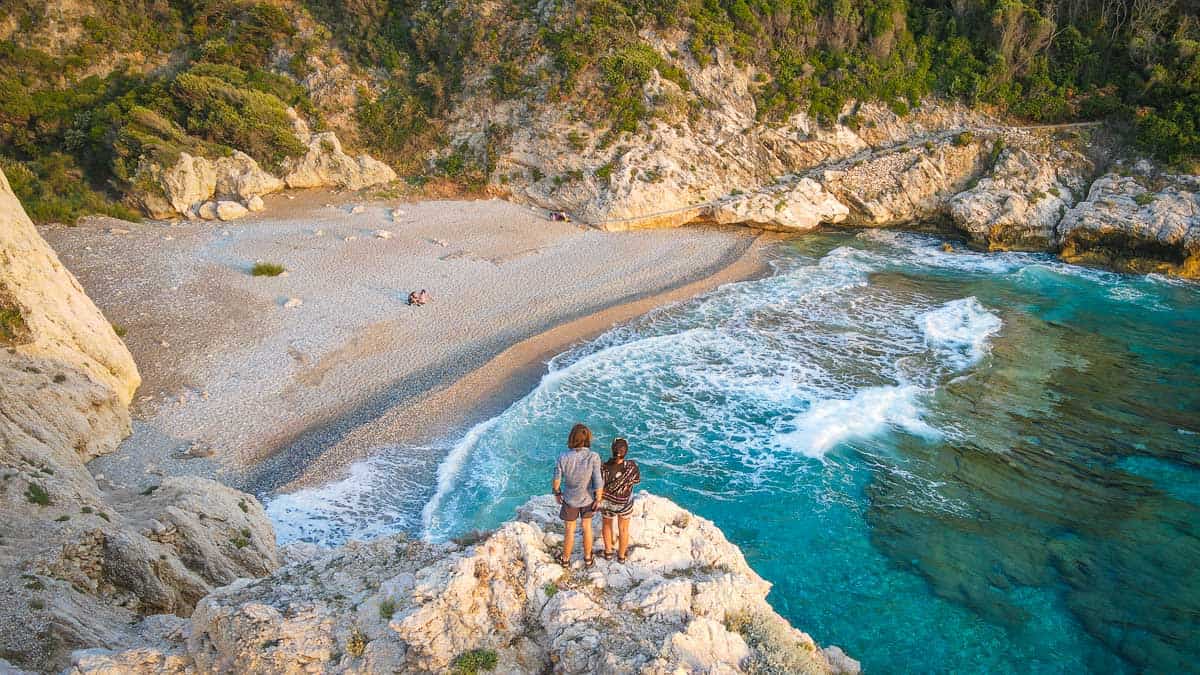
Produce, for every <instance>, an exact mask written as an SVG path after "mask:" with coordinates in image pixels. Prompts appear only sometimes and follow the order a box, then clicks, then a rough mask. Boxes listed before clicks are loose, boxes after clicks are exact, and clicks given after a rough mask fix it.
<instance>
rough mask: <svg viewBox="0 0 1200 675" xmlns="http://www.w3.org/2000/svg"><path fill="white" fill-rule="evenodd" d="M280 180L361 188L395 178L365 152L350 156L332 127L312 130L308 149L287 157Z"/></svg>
mask: <svg viewBox="0 0 1200 675" xmlns="http://www.w3.org/2000/svg"><path fill="white" fill-rule="evenodd" d="M285 171H286V173H285V174H284V177H283V180H284V182H286V183H287V186H288V187H290V188H313V187H341V188H346V189H350V190H360V189H362V188H365V187H369V186H372V185H379V184H381V183H389V182H391V181H394V180H396V172H395V171H393V170H392V168H391V167H389V166H388V165H386V164H384V163H383V162H380V161H379V160H377V159H373V158H372V157H370V156H368V155H359V156H358V157H351V156H349V155H347V154H346V153H345V152H343V151H342V144H341V142H340V141H338V138H337V135H336V134H334V133H333V132H332V131H326V132H323V133H319V134H313V135H312V136H311V138H310V139H309V140H308V151H307V152H306V153H304V155H303V156H301V157H297V158H294V159H291V160H289V161H288V163H287V166H286V168H285Z"/></svg>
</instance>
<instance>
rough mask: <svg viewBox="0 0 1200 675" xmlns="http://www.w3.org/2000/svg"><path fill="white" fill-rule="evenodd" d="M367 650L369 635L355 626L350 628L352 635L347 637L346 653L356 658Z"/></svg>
mask: <svg viewBox="0 0 1200 675" xmlns="http://www.w3.org/2000/svg"><path fill="white" fill-rule="evenodd" d="M365 651H367V636H366V635H363V632H362V631H361V630H359V629H358V626H355V627H353V628H351V629H350V637H348V638H347V639H346V653H347V654H349V655H350V656H353V657H354V658H356V659H357V658H360V657H361V656H362V655H363V652H365Z"/></svg>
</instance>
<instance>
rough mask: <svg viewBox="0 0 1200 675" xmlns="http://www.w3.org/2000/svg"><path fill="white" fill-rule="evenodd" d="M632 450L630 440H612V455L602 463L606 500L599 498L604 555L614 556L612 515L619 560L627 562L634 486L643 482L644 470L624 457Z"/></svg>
mask: <svg viewBox="0 0 1200 675" xmlns="http://www.w3.org/2000/svg"><path fill="white" fill-rule="evenodd" d="M628 453H629V441H626V440H625V439H624V438H617V439H615V440H613V442H612V459H610V460H608V461H607V462H605V463H604V464H603V466H601V467H600V471H601V473H602V474H603V475H604V501H602V502H600V516H601V517H602V518H603V519H604V525H603V527H602V529H601V534H602V535H603V537H604V559H605V560H612V554H613V519H616V521H617V527H618V529H619V535H618V536H619V540H618V544H617V562H622V563H623V562H625V558H626V556H627V555H628V553H629V516H631V515H632V514H633V486H634V485H637V484H638V483H640V482H642V472H641V470H640V469H638V465H637V462H635V461H633V460H632V459H625V455H626V454H628Z"/></svg>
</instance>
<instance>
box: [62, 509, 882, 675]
mask: <svg viewBox="0 0 1200 675" xmlns="http://www.w3.org/2000/svg"><path fill="white" fill-rule="evenodd" d="M631 526H632V536H633V541H634V542H635V548H633V549H632V551H631V553H630V558H629V560H628V562H627V563H625V564H619V563H616V562H608V561H605V560H603V559H602V558H599V557H598V558H597V562H596V565H595V567H593V568H590V569H587V568H583V567H582V566H581V563H580V561H579V560H578V559H576V561H575V564H574V565H573V566H572V567H571V568H570V569H566V570H564V568H563V567H561V566H560V565H558V564H557V563H556V562H555V561H554V556H555V555H556V552H557V551H559V550H560V547H561V545H562V536H563V535H562V524H561V522H560V521H559V520H558V518H557V507H556V506H555V504H554V502H553V500H552V499H550V498H549V497H548V496H546V497H537V498H534V499H533V500H531V501H530V502H529V503H527V504H526V505H525V506H524V507H522V508H521V509H519V510H518V515H517V518H516V519H515V520H513V521H510V522H507V523H505V524H504V525H502V526H501V527H500V528H499V529H498V530H496V531H495V532H493V533H491V534H489V535H487V536H485V537H484V538H482V539H480V540H479V541H477V542H473V543H468V544H466V545H462V546H459V545H456V544H444V545H431V544H426V543H423V542H420V541H415V540H411V539H408V538H405V537H403V536H396V537H388V538H384V539H379V540H376V541H372V542H369V543H364V544H360V543H352V544H350V545H347V546H345V547H343V548H340V549H335V550H332V551H327V550H319V549H317V550H304V549H297V550H296V551H295V553H296V554H297V557H298V558H300V559H298V560H296V561H294V562H292V563H291V564H289V565H287V566H285V567H282V568H280V569H279V570H277V571H276V572H275V573H274V574H273V575H271V576H270V577H268V578H266V579H262V580H258V581H249V580H245V581H239V582H237V583H235V584H233V585H231V586H229V587H226V588H223V589H220V590H218V591H216V592H214V593H213V594H212V595H210V596H209V597H207V598H206V599H204V600H203V601H201V602H200V604H199V605H197V607H196V611H195V613H194V614H193V615H192V617H191V619H190V620H184V619H178V618H169V619H167V620H166V623H165V625H164V624H163V623H162V622H163V619H162V618H160V617H155V618H153V620H152V621H153V622H155V623H156V625H157V626H159V628H160V629H161V630H158V632H157V635H156V637H155V638H154V639H151V640H147V641H146V642H145V643H144V644H140V645H138V646H136V647H135V648H133V649H128V650H124V651H111V650H88V651H83V652H78V653H76V654H75V656H74V667H73V669H72V670H71V672H72V673H80V674H82V673H113V672H121V673H185V672H199V673H216V672H228V671H229V670H231V669H235V668H236V669H240V670H244V671H246V672H254V673H285V672H300V671H303V672H312V673H344V672H388V673H428V672H446V671H448V670H454V669H458V670H459V672H474V671H470V670H468V669H467V668H466V665H467V664H468V663H475V664H485V663H486V664H492V669H494V672H498V673H534V672H555V673H630V672H643V673H664V674H665V673H676V672H710V673H739V672H786V673H814V674H815V673H857V672H858V671H859V667H858V663H857V662H855V661H854V660H853V659H851V658H848V657H847V656H846V655H845V654H843V653H842V651H841V650H840V649H838V648H836V647H828V648H825V649H822V648H820V647H818V646H817V645H816V643H814V642H813V640H812V638H811V637H809V636H808V635H806V634H804V633H802V632H800V631H798V630H796V629H795V628H792V627H791V626H790V625H789V624H788V623H787V621H786V620H784V619H783V618H782V617H781V616H779V615H778V614H777V613H775V611H774V610H772V609H771V607H770V605H768V604H767V602H766V595H767V592H768V590H769V589H770V584H768V583H767V582H765V581H764V580H763V579H762V578H761V577H759V576H758V575H757V574H755V572H754V571H753V570H752V569H750V567H749V566H748V565H747V564H746V560H745V558H744V557H743V556H742V554H741V552H740V551H739V550H738V549H737V547H736V546H734V545H733V544H731V543H729V542H728V541H727V540H726V539H725V537H724V535H723V534H722V533H721V531H720V530H719V529H717V527H716V526H714V525H713V524H712V523H711V522H709V521H707V520H705V519H703V518H699V517H697V516H695V515H692V514H690V513H688V512H687V511H685V510H683V509H681V508H680V507H678V506H677V505H675V504H674V503H672V502H670V501H668V500H666V499H663V498H660V497H655V496H652V495H642V496H641V497H640V498H639V499H638V500H637V502H636V505H635V507H634V514H633V519H632V524H631ZM301 554H303V555H301ZM147 621H151V620H147Z"/></svg>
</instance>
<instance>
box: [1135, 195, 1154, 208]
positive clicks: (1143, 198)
mask: <svg viewBox="0 0 1200 675" xmlns="http://www.w3.org/2000/svg"><path fill="white" fill-rule="evenodd" d="M1133 201H1134V202H1136V203H1137V205H1138V206H1146V205H1147V204H1150V203H1151V202H1153V201H1154V193H1152V192H1142V193H1140V194H1136V195H1134V196H1133Z"/></svg>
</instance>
